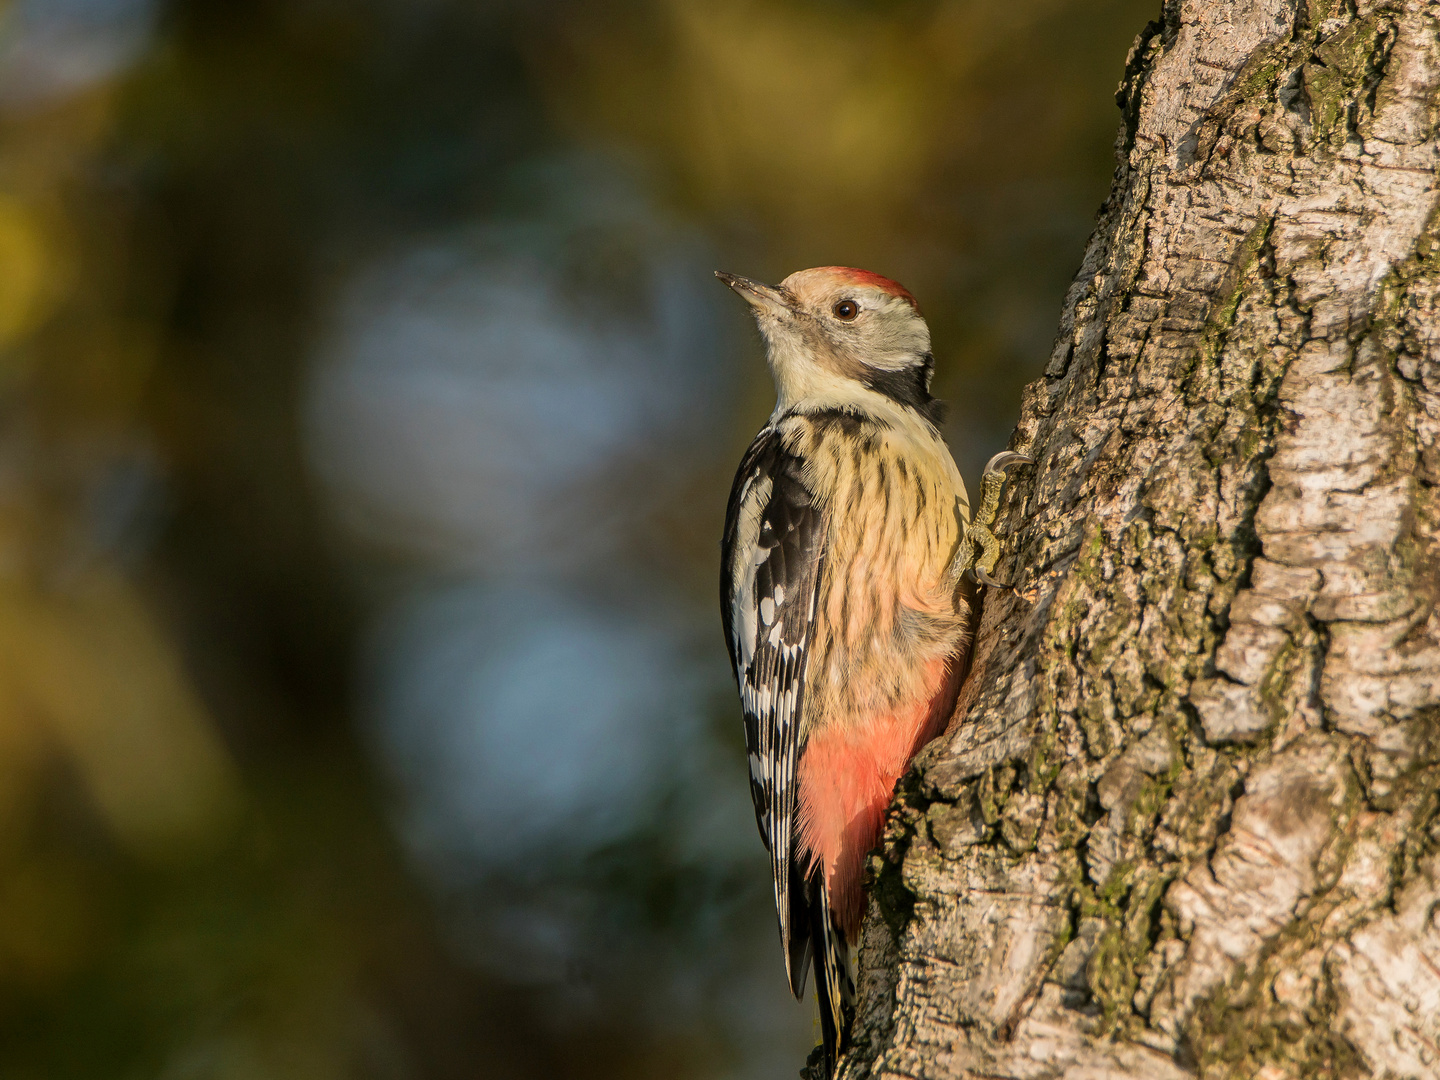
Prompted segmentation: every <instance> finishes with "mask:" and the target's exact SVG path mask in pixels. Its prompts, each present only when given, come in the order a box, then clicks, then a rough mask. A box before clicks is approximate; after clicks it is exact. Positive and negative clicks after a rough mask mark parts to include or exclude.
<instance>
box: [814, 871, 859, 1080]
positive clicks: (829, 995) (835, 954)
mask: <svg viewBox="0 0 1440 1080" xmlns="http://www.w3.org/2000/svg"><path fill="white" fill-rule="evenodd" d="M807 885H808V888H809V892H810V937H811V940H812V945H813V947H814V949H815V993H816V995H817V996H818V997H819V999H820V1032H821V1036H822V1038H823V1039H824V1042H825V1075H826V1076H827V1077H834V1075H835V1068H836V1065H837V1064H838V1063H839V1060H840V1055H841V1054H843V1053H844V1052H845V1050H846V1048H847V1047H848V1046H849V1043H850V1027H851V1024H852V1023H853V1022H854V1020H855V973H854V969H853V967H852V965H851V958H850V943H849V942H848V941H846V939H845V930H844V928H843V927H842V926H841V925H840V923H839V921H838V919H837V918H836V916H835V913H834V912H833V911H832V910H831V908H830V890H829V889H827V888H826V887H825V873H824V868H823V867H816V869H815V870H814V872H813V873H811V875H810V880H809V881H808V882H807Z"/></svg>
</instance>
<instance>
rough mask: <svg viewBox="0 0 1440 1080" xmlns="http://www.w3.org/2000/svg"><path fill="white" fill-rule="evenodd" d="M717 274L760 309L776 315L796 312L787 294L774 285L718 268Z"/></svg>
mask: <svg viewBox="0 0 1440 1080" xmlns="http://www.w3.org/2000/svg"><path fill="white" fill-rule="evenodd" d="M715 276H716V277H717V278H719V279H720V280H721V281H723V282H724V283H725V284H726V285H729V286H730V288H732V289H734V290H735V291H736V292H737V293H739V294H740V295H741V296H743V297H744V298H745V299H746V300H747V301H749V303H750V304H751V305H752V306H753V307H755V308H756V309H757V310H758V311H762V312H764V313H766V314H767V315H776V316H779V315H789V314H792V313H793V312H794V308H792V307H791V306H790V301H789V300H788V299H787V298H786V296H785V294H784V293H783V292H781V291H780V290H779V289H777V288H776V287H775V286H774V285H762V284H761V283H760V282H758V281H751V280H750V279H749V278H744V277H741V276H740V275H739V274H727V273H726V272H725V271H724V270H716V271H715Z"/></svg>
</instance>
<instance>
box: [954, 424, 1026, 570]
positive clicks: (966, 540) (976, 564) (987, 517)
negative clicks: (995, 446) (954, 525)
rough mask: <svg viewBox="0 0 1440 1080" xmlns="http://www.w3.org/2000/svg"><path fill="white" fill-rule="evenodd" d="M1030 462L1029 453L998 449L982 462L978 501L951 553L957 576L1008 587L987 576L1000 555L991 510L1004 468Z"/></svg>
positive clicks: (1001, 485) (995, 506)
mask: <svg viewBox="0 0 1440 1080" xmlns="http://www.w3.org/2000/svg"><path fill="white" fill-rule="evenodd" d="M1034 462H1035V459H1034V458H1033V457H1031V456H1030V455H1029V454H1022V453H1020V452H1018V451H1016V450H1002V451H1001V452H1000V453H998V454H996V455H995V456H994V457H992V458H991V459H990V461H989V463H988V464H987V465H986V466H985V472H984V473H983V474H982V475H981V477H980V505H979V506H978V507H976V509H975V515H974V517H972V518H971V519H970V523H969V524H968V525H967V526H966V527H965V534H964V536H962V537H961V539H960V547H959V550H958V551H957V552H956V553H955V566H954V572H955V573H956V576H957V578H958V577H959V576H961V575H964V576H967V577H969V578H970V580H972V581H975V582H977V583H979V584H981V585H989V586H990V587H991V588H995V589H1008V588H1011V586H1009V585H1006V584H1005V583H1004V582H1002V581H996V580H995V579H994V578H993V577H991V576H990V572H991V571H992V570H994V569H995V563H996V562H997V561H999V559H1000V541H999V540H997V539H996V538H995V534H994V533H993V532H992V531H991V530H990V526H991V525H993V524H995V514H996V512H997V511H998V510H999V509H1000V492H1001V490H1002V489H1003V488H1004V486H1005V470H1006V469H1008V468H1009V467H1010V466H1012V465H1032V464H1034Z"/></svg>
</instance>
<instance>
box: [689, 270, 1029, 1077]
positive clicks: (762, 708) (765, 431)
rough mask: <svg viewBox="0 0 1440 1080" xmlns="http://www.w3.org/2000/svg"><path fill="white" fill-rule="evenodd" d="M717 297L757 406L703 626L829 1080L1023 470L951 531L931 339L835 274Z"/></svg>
mask: <svg viewBox="0 0 1440 1080" xmlns="http://www.w3.org/2000/svg"><path fill="white" fill-rule="evenodd" d="M716 276H717V277H718V278H720V280H721V281H723V282H724V283H725V284H726V285H728V286H729V287H730V288H732V289H734V290H735V292H737V293H739V294H740V296H742V297H743V298H744V299H745V300H747V301H748V302H749V303H750V305H751V308H752V311H753V314H754V316H755V319H756V322H757V323H758V324H759V327H760V333H761V336H762V337H763V338H764V341H765V346H766V356H767V361H768V363H769V367H770V371H771V374H772V376H773V377H774V381H775V389H776V403H775V411H774V412H773V413H772V414H771V416H770V419H769V421H768V422H767V423H766V424H765V426H764V427H763V428H762V429H761V431H760V433H759V434H758V435H757V436H756V437H755V440H754V442H752V443H751V444H750V448H749V449H748V450H747V451H746V453H745V456H744V458H743V459H742V460H741V463H740V468H739V471H738V472H737V473H736V476H735V483H734V487H733V488H732V490H731V493H730V501H729V506H728V508H727V510H726V514H725V534H724V539H723V542H722V548H721V572H720V609H721V617H722V619H723V621H724V625H725V636H726V644H727V645H728V647H729V651H730V663H731V666H732V667H733V668H734V672H735V679H736V682H737V684H738V686H739V689H740V703H741V708H742V711H743V713H744V720H745V745H746V749H747V751H748V753H749V765H750V793H751V797H752V799H753V800H754V803H755V817H756V821H757V823H758V825H759V827H760V837H761V839H762V840H763V841H764V843H765V847H766V848H767V850H768V851H769V853H770V864H771V870H772V872H773V875H774V884H775V907H776V912H777V914H778V916H779V922H780V941H781V945H782V947H783V952H784V957H785V972H786V976H787V978H788V980H789V983H790V989H791V991H792V992H793V993H794V994H795V996H796V997H797V998H800V997H802V996H803V994H804V990H805V979H806V975H807V971H808V968H809V967H810V966H811V962H812V960H813V966H814V968H815V984H816V994H817V996H818V998H819V1005H820V1024H821V1032H822V1036H823V1042H824V1058H825V1069H826V1075H827V1076H833V1075H834V1072H835V1068H836V1064H837V1062H838V1060H839V1057H840V1055H841V1054H842V1053H843V1052H844V1050H845V1049H846V1044H847V1041H848V1038H849V1033H850V1027H851V1023H852V1021H853V1018H854V1011H855V976H854V968H853V963H852V950H853V949H854V948H855V946H856V945H857V943H858V939H859V932H860V921H861V915H862V911H863V899H864V898H863V895H862V892H863V889H862V885H863V870H864V859H865V856H866V853H867V852H869V851H870V849H871V848H873V847H874V846H875V845H876V844H877V843H878V842H879V839H880V833H881V830H882V827H883V824H884V815H885V808H886V806H887V804H888V803H889V801H890V798H891V796H892V794H893V792H894V788H895V782H896V780H897V779H899V777H900V775H901V774H902V773H903V772H904V771H905V769H906V768H907V767H908V766H909V764H910V761H911V759H912V758H913V757H914V756H915V754H916V753H917V752H918V751H919V750H920V749H921V747H923V746H924V745H925V744H926V743H927V742H929V741H930V740H931V739H932V738H934V737H935V736H936V735H938V734H939V733H940V732H941V731H942V730H943V728H944V726H945V724H946V722H947V721H948V719H949V717H950V713H951V710H952V709H953V707H954V704H955V697H956V694H957V692H958V690H959V685H960V679H961V678H962V676H963V674H964V670H965V664H966V661H967V658H968V652H969V646H970V635H971V617H972V612H973V610H974V607H975V603H974V601H975V596H976V591H977V588H978V586H979V585H981V584H989V585H994V584H997V583H996V582H995V581H994V579H993V578H991V576H990V572H991V571H992V570H993V568H994V565H995V560H996V557H997V555H998V546H997V544H996V542H995V539H994V537H993V535H991V533H990V531H989V525H990V523H991V521H993V518H994V514H995V508H996V504H997V502H998V498H999V492H1000V486H1001V484H1003V482H1004V475H1005V474H1004V470H1005V468H1006V467H1008V466H1009V465H1013V464H1018V463H1021V462H1026V461H1029V458H1027V457H1025V456H1024V455H1022V454H1016V453H1013V452H1006V453H1002V454H997V455H996V456H995V458H993V459H992V460H991V462H990V464H989V466H988V467H987V468H986V471H985V476H984V477H983V479H982V496H983V497H982V506H981V508H980V511H981V512H980V513H979V514H977V518H976V521H975V522H973V523H972V522H971V519H970V504H969V499H968V497H967V496H966V492H965V484H964V482H963V481H962V480H961V478H960V472H959V470H958V469H957V468H956V466H955V462H954V459H953V458H952V457H951V456H950V451H949V450H948V449H947V447H946V445H945V442H944V440H943V439H942V438H941V435H940V430H939V425H940V423H941V410H942V405H941V403H940V402H938V401H937V400H936V399H935V398H933V397H931V395H930V381H931V376H932V374H933V372H934V366H935V365H934V359H933V357H932V355H931V352H930V330H929V327H928V326H927V325H926V323H925V319H924V318H923V317H922V316H921V314H920V309H919V306H918V305H917V304H916V302H915V298H914V297H913V296H911V295H910V293H909V292H908V291H907V290H906V289H905V288H903V287H902V286H900V285H898V284H896V283H895V282H894V281H891V280H890V279H888V278H884V277H881V276H880V275H878V274H872V273H870V272H868V271H865V270H857V269H853V268H850V267H840V266H823V267H818V268H815V269H812V270H801V271H799V272H798V273H795V274H791V275H790V276H789V277H787V278H786V279H785V280H784V281H782V282H781V283H780V284H779V285H773V286H772V285H762V284H760V283H759V282H756V281H751V280H749V279H748V278H743V277H738V276H736V275H734V274H727V273H724V272H723V271H717V272H716ZM977 555H978V558H977Z"/></svg>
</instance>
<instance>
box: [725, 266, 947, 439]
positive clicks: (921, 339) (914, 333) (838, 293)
mask: <svg viewBox="0 0 1440 1080" xmlns="http://www.w3.org/2000/svg"><path fill="white" fill-rule="evenodd" d="M715 276H716V277H718V278H719V279H720V280H721V281H723V282H724V283H725V284H726V285H728V286H730V288H732V289H734V290H735V291H736V292H737V293H739V294H740V295H741V296H743V297H744V298H745V299H746V300H747V301H749V302H750V305H751V308H752V310H753V312H754V315H755V321H756V322H757V323H758V324H759V325H760V333H761V334H762V335H763V336H764V338H765V347H766V355H767V358H768V360H769V363H770V370H771V373H772V374H773V375H774V377H775V389H776V391H777V394H778V396H779V408H780V409H782V410H783V409H788V408H789V407H791V406H792V405H794V404H796V403H797V402H800V401H802V400H806V399H811V398H814V399H817V400H819V401H827V402H833V401H835V400H836V399H839V400H841V401H843V400H845V399H846V397H847V396H853V393H854V384H855V383H859V384H860V385H861V386H863V387H865V388H866V389H868V390H872V391H875V392H877V393H880V394H883V395H884V396H886V397H888V398H890V399H892V400H893V401H896V402H898V403H899V404H901V405H906V406H909V407H911V408H913V409H915V410H916V411H917V412H919V413H920V414H921V415H922V416H925V417H926V418H927V419H931V420H937V419H938V417H936V416H935V415H934V414H935V412H936V406H937V404H938V403H936V402H935V401H934V399H933V398H931V396H930V376H931V374H932V372H933V371H934V359H933V358H932V357H931V355H930V328H929V327H928V326H926V325H925V319H924V317H923V316H922V315H921V314H920V308H919V306H918V305H917V304H916V303H915V298H914V297H913V296H911V295H910V293H909V292H908V291H907V290H906V289H905V287H904V286H902V285H898V284H896V283H895V282H893V281H891V280H890V279H889V278H884V277H881V276H880V275H879V274H872V273H870V272H869V271H868V270H856V269H854V268H852V267H848V266H819V267H816V268H815V269H813V270H800V271H798V272H796V273H794V274H791V275H790V276H789V277H787V278H786V279H785V280H784V281H782V282H781V283H780V284H779V285H762V284H761V283H760V282H758V281H751V280H750V279H749V278H743V277H738V276H737V275H735V274H727V273H725V272H724V271H720V270H717V271H716V272H715Z"/></svg>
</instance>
